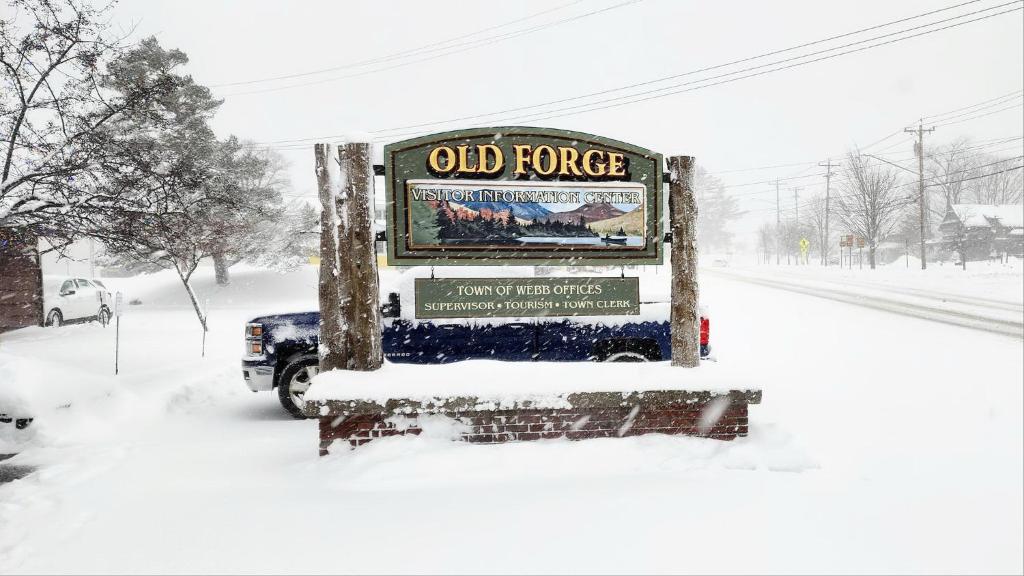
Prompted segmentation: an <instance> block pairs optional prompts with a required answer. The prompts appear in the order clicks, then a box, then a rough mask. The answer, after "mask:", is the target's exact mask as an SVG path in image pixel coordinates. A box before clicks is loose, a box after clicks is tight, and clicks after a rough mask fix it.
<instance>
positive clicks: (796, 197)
mask: <svg viewBox="0 0 1024 576" xmlns="http://www.w3.org/2000/svg"><path fill="white" fill-rule="evenodd" d="M793 230H794V231H795V232H796V236H800V188H797V187H794V188H793ZM790 249H791V250H792V246H791V247H790ZM796 264H797V266H799V265H800V257H799V256H797V258H796Z"/></svg>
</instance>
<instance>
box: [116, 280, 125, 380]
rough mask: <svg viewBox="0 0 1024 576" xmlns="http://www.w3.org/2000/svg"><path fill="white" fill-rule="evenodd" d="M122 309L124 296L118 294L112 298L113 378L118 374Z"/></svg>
mask: <svg viewBox="0 0 1024 576" xmlns="http://www.w3.org/2000/svg"><path fill="white" fill-rule="evenodd" d="M122 308H124V294H121V293H120V292H118V293H117V294H116V295H115V296H114V317H115V318H116V320H115V321H114V322H115V323H114V376H117V372H118V360H119V359H120V358H119V356H120V355H121V309H122Z"/></svg>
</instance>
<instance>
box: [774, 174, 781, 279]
mask: <svg viewBox="0 0 1024 576" xmlns="http://www.w3.org/2000/svg"><path fill="white" fill-rule="evenodd" d="M781 232H782V217H781V216H780V215H779V179H778V178H776V179H775V265H776V266H778V265H779V235H780V234H781Z"/></svg>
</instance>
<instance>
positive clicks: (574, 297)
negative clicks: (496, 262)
mask: <svg viewBox="0 0 1024 576" xmlns="http://www.w3.org/2000/svg"><path fill="white" fill-rule="evenodd" d="M415 291H416V298H415V300H416V318H418V319H429V318H500V317H534V316H610V315H620V314H627V315H629V314H634V315H635V314H639V313H640V280H639V279H638V278H635V277H634V278H602V277H586V278H579V277H566V278H417V279H416V284H415Z"/></svg>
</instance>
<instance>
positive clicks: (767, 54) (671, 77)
mask: <svg viewBox="0 0 1024 576" xmlns="http://www.w3.org/2000/svg"><path fill="white" fill-rule="evenodd" d="M978 1H979V0H971V1H970V2H964V3H961V4H956V5H954V6H949V7H946V8H941V9H939V10H933V11H931V12H925V13H922V14H917V15H915V16H911V17H908V18H902V19H899V20H893V21H889V22H885V23H883V24H878V25H875V26H870V27H867V28H861V29H860V30H854V31H853V32H846V33H844V34H839V35H836V36H830V37H828V38H823V39H820V40H815V41H813V42H806V43H803V44H798V45H796V46H791V47H788V48H783V49H780V50H773V51H771V52H765V53H762V54H758V55H756V56H749V57H746V58H741V59H739V60H733V61H731V62H725V63H722V64H715V65H713V66H706V67H703V68H698V69H695V70H690V71H687V72H682V73H678V74H672V75H669V76H662V77H660V78H655V79H653V80H647V81H644V82H636V83H634V84H627V85H625V86H619V87H617V88H609V89H606V90H599V91H597V92H590V93H587V94H581V95H579V96H572V97H569V98H562V99H559V100H550V101H547V102H542V103H539V104H531V105H528V106H519V107H516V108H507V109H505V110H499V111H497V112H487V113H484V114H473V115H469V116H462V117H459V118H453V119H449V120H442V121H435V122H424V123H421V124H411V125H407V126H401V127H397V128H388V129H384V130H378V131H375V133H380V132H392V131H397V130H405V129H409V128H422V127H426V126H433V125H436V124H447V123H450V122H461V121H464V120H474V119H477V118H483V117H487V116H498V115H501V114H507V113H511V112H520V111H523V110H531V109H534V108H541V107H546V106H551V105H554V104H564V103H566V102H572V101H576V100H583V99H586V98H592V97H594V96H603V95H605V94H610V93H613V92H621V91H623V90H630V89H633V88H640V87H643V86H649V85H651V84H658V83H661V82H665V81H668V80H675V79H677V78H683V77H686V76H692V75H694V74H700V73H702V72H710V71H712V70H718V69H721V68H726V67H729V66H734V65H736V64H743V63H745V62H751V61H753V60H760V59H761V58H768V57H770V56H775V55H778V54H782V53H785V52H792V51H794V50H799V49H801V48H806V47H808V46H814V45H817V44H822V43H825V42H829V41H832V40H837V39H839V38H845V37H848V36H853V35H856V34H861V33H863V32H869V31H871V30H876V29H878V28H884V27H886V26H892V25H895V24H899V23H902V22H907V21H909V20H915V19H917V18H923V17H925V16H930V15H932V14H936V13H938V12H944V11H948V10H953V9H955V8H959V7H961V6H964V5H967V4H974V3H976V2H978ZM1012 3H1013V2H1010V3H1008V4H1012ZM991 9H994V8H988V9H986V10H991ZM866 41H870V39H869V40H862V41H860V42H866ZM854 44H856V43H854ZM842 47H843V46H839V47H837V48H830V49H827V50H823V51H819V52H813V53H811V54H808V55H814V54H819V53H821V52H828V51H831V50H836V49H839V48H842ZM808 55H805V56H808ZM801 57H804V56H797V57H795V58H801ZM792 59H794V58H790V59H789V60H792ZM786 61H788V60H782V61H780V62H786ZM776 63H778V62H776ZM773 64H774V63H773ZM770 65H772V64H764V65H761V66H757V67H754V68H748V69H746V70H753V69H756V68H759V67H764V66H770ZM743 71H744V70H740V71H737V72H733V73H732V74H736V73H739V72H743ZM712 78H717V77H712ZM682 85H683V84H677V85H674V86H668V87H665V88H660V89H658V90H666V89H668V88H673V87H677V86H682ZM655 91H657V90H655ZM647 93H649V92H641V93H639V94H647ZM635 95H637V94H634V95H631V96H635Z"/></svg>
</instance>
